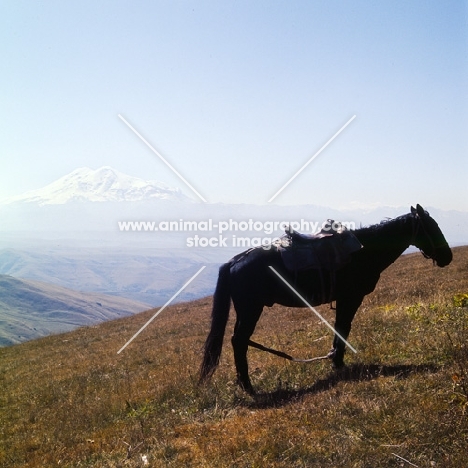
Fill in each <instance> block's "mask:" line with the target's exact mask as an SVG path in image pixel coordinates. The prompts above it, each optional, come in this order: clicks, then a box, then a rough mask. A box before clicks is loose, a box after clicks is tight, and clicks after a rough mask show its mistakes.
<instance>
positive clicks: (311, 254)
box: [277, 220, 362, 272]
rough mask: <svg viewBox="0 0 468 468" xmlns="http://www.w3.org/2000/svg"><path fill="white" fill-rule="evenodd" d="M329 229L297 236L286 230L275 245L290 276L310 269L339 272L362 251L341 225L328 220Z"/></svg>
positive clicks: (358, 243)
mask: <svg viewBox="0 0 468 468" xmlns="http://www.w3.org/2000/svg"><path fill="white" fill-rule="evenodd" d="M328 226H329V227H330V228H329V229H328V228H327V229H325V228H324V229H322V231H320V232H319V233H317V234H314V235H312V234H301V233H299V232H297V231H294V230H293V229H291V227H289V228H288V229H286V230H285V235H284V236H283V237H281V239H280V240H279V242H278V244H277V249H278V250H279V252H280V253H281V258H282V260H283V262H284V265H285V266H286V268H287V269H288V270H290V271H293V272H299V271H304V270H310V269H317V270H328V271H330V272H334V271H336V270H339V269H340V268H342V267H343V266H344V265H346V264H347V263H348V262H349V261H350V260H351V254H352V253H353V252H356V251H358V250H360V249H361V248H362V244H361V243H360V242H359V240H358V239H357V237H356V236H355V235H354V234H353V233H352V232H351V231H349V230H348V229H346V227H345V226H343V225H342V224H341V223H337V222H335V221H333V220H328Z"/></svg>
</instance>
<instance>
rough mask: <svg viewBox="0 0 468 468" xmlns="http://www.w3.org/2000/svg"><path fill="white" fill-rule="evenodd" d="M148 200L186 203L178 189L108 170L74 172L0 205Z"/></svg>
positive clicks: (8, 199) (105, 167) (108, 168)
mask: <svg viewBox="0 0 468 468" xmlns="http://www.w3.org/2000/svg"><path fill="white" fill-rule="evenodd" d="M151 199H159V200H168V201H190V200H191V199H190V198H189V197H187V196H185V195H184V194H183V193H182V192H181V190H180V189H179V188H173V187H169V186H167V185H166V184H164V183H162V182H158V181H154V180H143V179H140V178H138V177H133V176H129V175H126V174H123V173H121V172H119V171H117V170H115V169H113V168H111V167H109V166H104V167H101V168H99V169H96V170H93V169H90V168H88V167H82V168H80V169H76V170H74V171H73V172H71V173H70V174H67V175H65V176H63V177H61V178H60V179H58V180H56V181H55V182H52V183H51V184H49V185H46V186H45V187H43V188H40V189H37V190H30V191H28V192H25V193H23V194H21V195H17V196H14V197H10V198H7V199H5V200H2V203H1V204H4V205H5V204H10V203H15V202H23V203H35V204H37V205H40V206H43V205H63V204H65V203H68V202H71V201H87V202H109V201H111V202H116V201H117V202H118V201H127V202H129V201H130V202H132V201H145V200H151Z"/></svg>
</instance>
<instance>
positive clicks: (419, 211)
mask: <svg viewBox="0 0 468 468" xmlns="http://www.w3.org/2000/svg"><path fill="white" fill-rule="evenodd" d="M416 211H417V212H418V215H419V216H421V217H423V216H424V215H425V211H424V208H423V207H422V206H421V205H420V204H419V203H418V204H417V205H416Z"/></svg>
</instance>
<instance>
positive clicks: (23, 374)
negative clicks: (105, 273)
mask: <svg viewBox="0 0 468 468" xmlns="http://www.w3.org/2000/svg"><path fill="white" fill-rule="evenodd" d="M467 293H468V247H463V248H457V249H454V261H453V263H452V264H451V265H450V266H449V267H447V268H444V269H439V268H436V267H433V266H432V265H431V263H430V262H428V261H427V260H425V259H424V258H422V256H421V255H419V254H415V255H407V256H404V257H401V258H400V259H399V260H398V261H397V262H396V263H395V264H394V265H392V266H391V267H390V268H389V269H388V270H387V271H386V272H385V273H384V274H383V275H382V278H381V281H380V283H379V285H378V287H377V289H376V291H375V292H374V293H373V294H372V295H370V296H368V297H367V298H366V300H365V302H364V304H363V305H362V307H361V309H360V311H359V312H358V315H357V317H356V319H355V321H354V323H353V330H352V332H351V335H350V338H349V339H350V342H351V343H352V344H353V346H355V347H356V348H357V350H358V354H356V355H354V354H353V353H348V355H347V363H348V364H349V366H348V367H347V369H346V370H345V371H343V372H340V373H339V374H338V373H334V372H333V371H332V370H331V367H330V363H328V362H319V363H314V364H297V363H290V362H288V361H284V360H281V359H280V358H277V357H275V356H271V355H268V354H266V353H262V352H260V351H257V350H251V351H250V352H249V359H250V365H251V375H252V379H253V383H254V386H255V387H256V388H257V389H258V390H259V393H260V394H259V396H258V397H256V398H252V397H249V396H247V395H246V394H244V393H243V392H241V391H240V390H238V389H237V387H236V386H235V385H234V365H233V359H232V352H231V348H230V345H229V340H228V339H226V341H225V349H224V352H223V356H222V359H221V365H220V368H219V369H218V371H217V373H216V374H215V376H214V378H213V381H212V382H211V383H210V384H209V385H206V386H203V387H198V386H197V371H198V367H199V365H200V360H201V348H202V346H203V342H204V339H205V336H206V334H207V331H208V326H209V315H210V309H211V298H205V299H201V300H198V301H195V302H192V303H184V304H177V305H174V306H171V307H169V308H168V309H167V310H165V311H164V312H163V313H162V314H161V315H160V316H159V317H158V318H157V319H156V320H155V321H154V322H153V323H152V324H151V325H150V326H149V327H148V328H147V329H146V330H145V331H144V332H143V333H142V334H141V335H140V336H139V337H138V338H137V339H136V340H135V341H134V342H133V343H132V344H131V345H130V346H128V347H127V348H126V349H125V350H124V351H123V352H122V353H121V354H120V355H117V351H118V350H119V349H120V348H121V346H122V345H123V344H124V343H125V342H126V340H128V339H129V338H130V337H131V336H132V335H133V334H134V333H135V332H136V331H137V330H138V329H139V328H140V327H141V326H142V325H143V324H144V323H145V322H146V321H147V320H148V318H149V317H150V316H152V315H153V314H154V311H148V312H145V313H143V314H139V315H137V316H134V317H130V318H126V319H123V320H117V321H113V322H108V323H104V324H102V325H99V326H96V327H91V328H82V329H79V330H77V331H75V332H72V333H67V334H63V335H57V336H52V337H48V338H45V339H41V340H37V341H32V342H29V343H24V344H21V345H17V346H12V347H9V348H3V349H1V350H0V466H2V467H20V466H21V467H23V466H24V467H45V466H46V467H53V466H65V467H88V466H94V467H140V466H154V467H186V466H193V467H288V468H289V467H337V466H343V467H380V466H388V467H392V466H395V467H397V466H411V465H409V464H408V463H406V462H405V461H403V460H402V459H401V458H398V457H397V455H398V456H400V457H403V458H405V459H406V460H408V461H410V462H411V463H413V464H415V465H417V466H419V467H432V466H437V467H444V468H445V467H457V468H459V467H461V466H465V465H466V454H467V453H468V416H467V409H468V403H467V399H468V389H467V385H468V382H467V379H468V376H467V372H468V349H467V339H468V319H467V316H468V308H467V307H466V305H467V304H466V302H467V301H465V302H463V296H460V295H463V294H467ZM456 295H459V296H457V297H458V299H457V300H458V302H457V300H455V303H454V302H453V301H454V296H456ZM320 312H321V313H322V314H323V315H324V316H325V317H326V318H327V319H329V320H331V321H333V311H331V310H330V309H329V308H328V307H327V306H323V307H321V308H320ZM231 315H234V314H233V313H232V314H231ZM232 322H233V317H231V320H230V324H229V330H228V333H227V338H229V334H230V333H231V332H232ZM331 339H332V338H331V334H330V331H329V330H328V329H327V328H326V327H325V326H323V325H322V324H320V323H319V322H318V319H317V318H316V317H315V316H313V315H312V314H311V312H310V311H308V310H307V309H290V308H284V307H279V306H275V307H273V308H271V309H266V310H265V312H264V315H263V316H262V318H261V320H260V323H259V325H258V327H257V330H256V333H255V340H257V341H259V342H260V343H263V344H265V345H268V346H272V347H275V348H277V349H281V350H284V351H286V352H288V353H291V354H293V355H295V356H298V357H310V356H315V355H321V354H324V353H326V352H327V351H328V349H329V348H330V344H331ZM142 457H146V460H148V464H147V465H145V462H144V460H143V458H142Z"/></svg>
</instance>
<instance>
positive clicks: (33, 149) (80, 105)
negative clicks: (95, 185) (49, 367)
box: [0, 0, 468, 210]
mask: <svg viewBox="0 0 468 468" xmlns="http://www.w3.org/2000/svg"><path fill="white" fill-rule="evenodd" d="M467 9H468V8H467V2H464V1H443V2H442V1H427V0H424V1H408V2H395V1H393V0H392V1H377V2H375V1H366V2H362V1H356V0H353V1H320V2H319V1H211V2H206V1H203V2H201V1H192V2H189V1H169V0H166V1H152V2H150V1H146V2H142V1H140V2H138V1H132V2H130V1H127V2H121V1H109V2H99V1H98V2H96V1H93V2H90V1H89V2H87V1H80V2H78V1H75V2H70V1H65V2H64V1H45V2H36V1H10V2H2V3H1V5H0V53H1V73H0V89H1V94H2V99H1V105H0V119H1V127H0V151H1V153H0V154H1V158H2V170H1V172H0V198H2V197H6V196H10V195H15V194H18V193H21V192H23V191H26V190H29V189H34V188H38V187H41V186H43V185H45V184H47V183H50V182H52V181H53V180H55V179H57V178H58V177H60V176H62V175H65V174H67V173H68V172H71V171H72V170H73V169H76V168H78V167H83V166H89V167H92V168H98V167H100V166H104V165H109V166H112V167H114V168H116V169H118V170H120V171H122V172H125V173H128V174H130V175H134V176H138V177H142V178H145V179H157V180H161V181H163V182H165V183H168V184H170V185H173V186H179V187H181V188H182V189H183V190H184V192H185V193H186V194H188V195H192V196H193V197H194V198H197V197H196V195H194V194H193V193H192V192H191V191H190V189H188V188H187V187H186V186H185V185H184V184H183V182H181V181H180V180H179V179H178V178H177V177H176V176H175V175H174V174H173V173H172V172H171V170H170V169H169V168H168V167H167V166H165V165H164V164H163V163H162V162H161V161H160V160H159V159H158V158H157V157H156V156H155V155H154V154H153V153H152V152H151V151H150V150H149V149H148V148H147V147H146V146H145V145H144V144H143V143H142V142H141V141H140V140H139V139H138V138H137V137H136V136H135V135H134V134H133V133H132V132H131V131H130V130H129V128H128V127H127V126H126V125H125V124H124V123H123V122H122V120H120V119H119V118H118V114H121V115H122V116H123V117H125V119H127V120H128V121H129V122H130V123H131V124H132V125H133V126H134V127H135V128H136V129H137V130H138V131H139V132H140V133H141V134H142V135H143V136H144V137H145V138H147V140H148V141H149V142H150V143H151V144H152V145H153V146H154V147H155V148H156V149H157V150H158V151H159V152H160V153H161V154H162V155H163V156H164V157H165V158H166V159H167V160H168V161H169V162H170V163H171V164H172V165H173V166H174V167H175V168H176V169H177V170H178V171H179V172H180V173H181V174H183V176H184V177H185V178H186V179H187V180H188V181H189V182H190V183H191V184H192V185H193V186H194V187H195V188H196V189H197V190H198V191H199V192H200V193H201V194H202V195H203V196H204V197H205V198H206V199H207V200H208V201H209V202H230V203H232V202H234V203H267V201H268V200H269V199H270V198H271V197H272V196H273V194H274V193H275V192H276V191H277V190H278V189H279V188H280V187H281V186H282V185H283V184H284V183H285V182H286V181H287V180H288V179H289V178H290V177H291V176H292V175H293V174H294V173H295V172H296V171H297V170H298V169H299V168H300V167H301V166H302V165H303V164H304V163H306V162H307V161H308V160H309V159H310V158H311V157H312V156H313V155H314V154H315V153H316V152H317V151H318V150H319V149H320V148H321V147H322V145H324V144H325V143H326V142H327V141H328V140H329V138H331V137H332V136H333V135H334V134H335V132H336V131H338V130H339V129H340V127H342V126H343V125H344V124H345V123H346V122H347V121H348V120H349V119H350V118H351V117H353V116H354V115H356V118H355V119H354V120H353V121H352V122H351V123H350V124H349V126H348V127H347V128H346V129H345V130H344V131H343V132H342V133H341V134H340V135H339V136H338V137H337V138H336V139H335V140H334V141H333V142H332V143H331V144H330V145H329V146H328V147H327V148H326V149H325V150H324V151H323V152H322V153H321V154H320V155H319V156H318V157H317V158H316V159H315V160H314V161H313V162H312V163H311V164H310V165H309V166H308V167H307V168H306V169H305V170H304V171H303V172H302V173H301V174H300V175H299V176H298V177H297V178H296V179H295V180H294V181H293V182H291V184H290V185H289V186H288V187H287V188H286V189H285V190H284V191H283V192H282V193H281V194H280V195H278V197H277V198H276V199H275V201H274V202H275V203H281V204H299V203H314V204H320V205H328V206H332V207H336V208H343V207H349V206H352V205H373V204H378V203H379V204H385V205H405V206H409V205H410V204H416V203H421V204H422V205H427V206H435V207H438V208H443V209H460V210H468V196H467V195H468V194H467V188H466V187H467V174H468V118H467V115H468V114H467V105H468V99H467V83H468V73H467V69H468V66H467V63H468V60H467V59H468V57H467V44H468V39H467V38H468V35H467V32H468V26H467V24H468V23H467Z"/></svg>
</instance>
